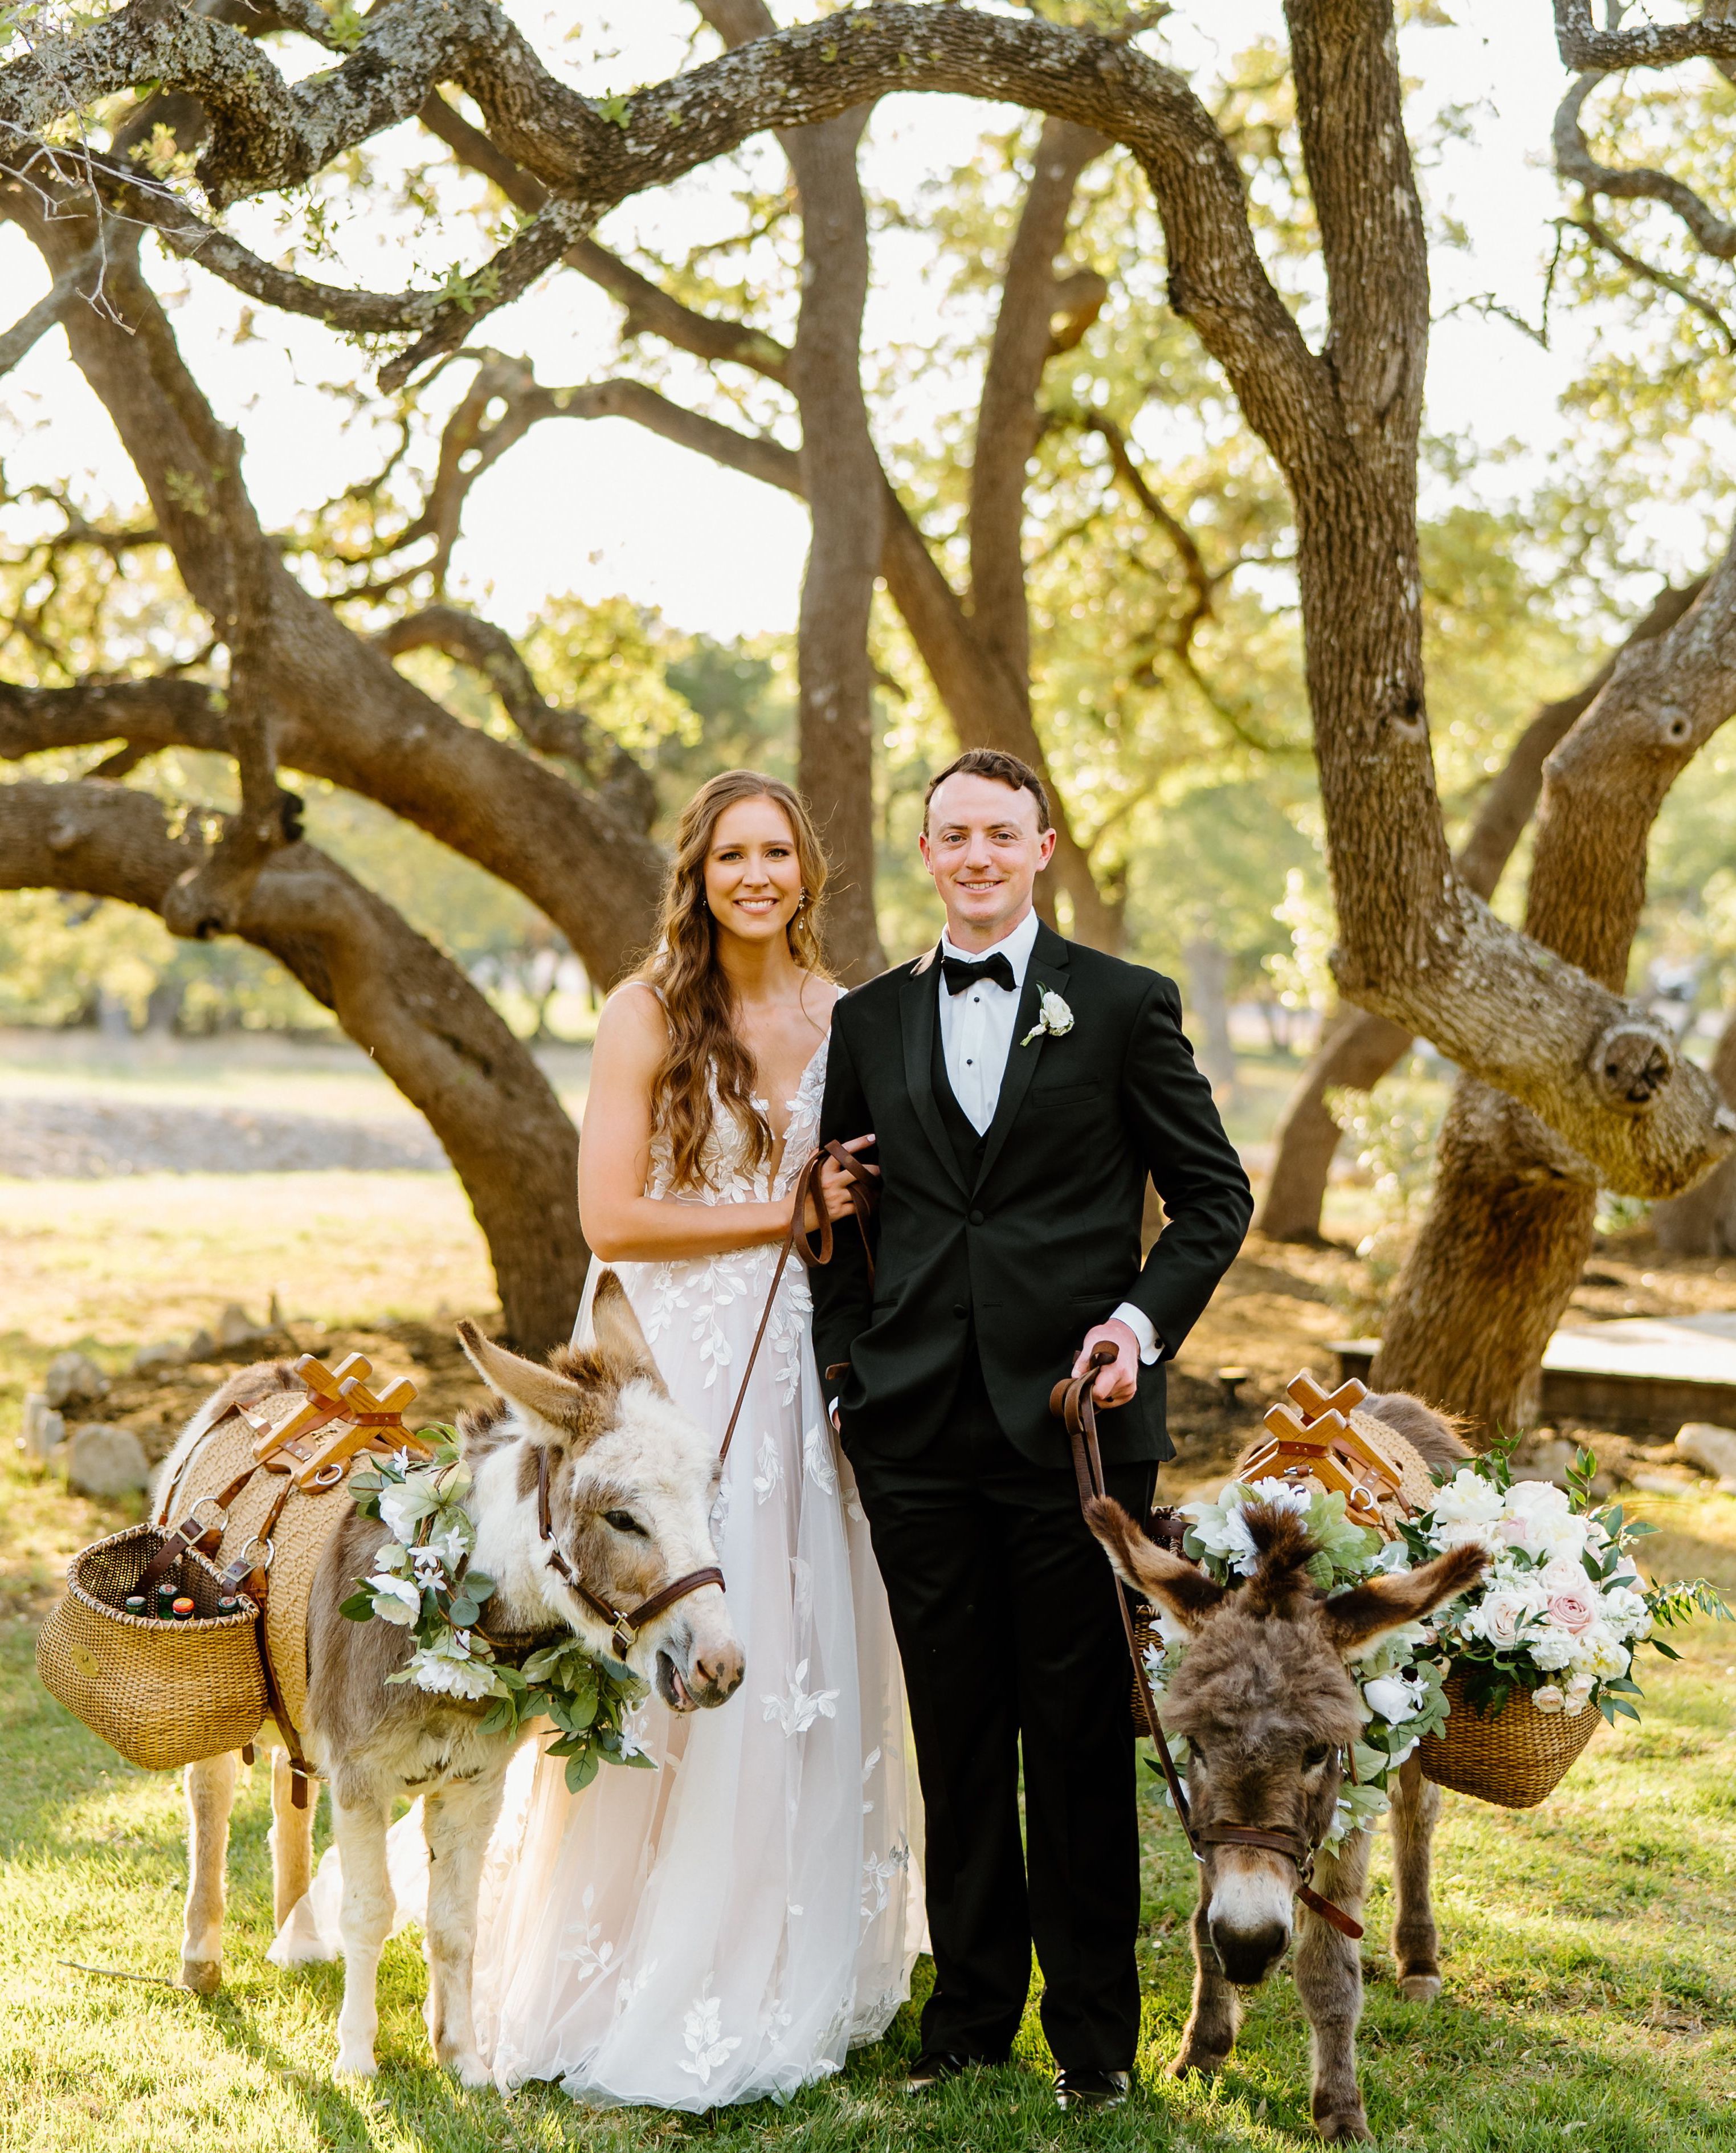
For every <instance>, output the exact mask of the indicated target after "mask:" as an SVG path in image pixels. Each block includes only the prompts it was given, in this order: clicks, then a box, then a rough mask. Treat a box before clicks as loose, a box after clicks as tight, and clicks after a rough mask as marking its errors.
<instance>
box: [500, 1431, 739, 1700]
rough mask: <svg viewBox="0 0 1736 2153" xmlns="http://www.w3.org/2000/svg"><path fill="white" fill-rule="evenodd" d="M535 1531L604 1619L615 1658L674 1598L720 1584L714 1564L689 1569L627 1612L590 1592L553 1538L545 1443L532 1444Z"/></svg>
mask: <svg viewBox="0 0 1736 2153" xmlns="http://www.w3.org/2000/svg"><path fill="white" fill-rule="evenodd" d="M536 1530H537V1533H538V1535H539V1536H540V1537H541V1539H542V1540H543V1541H544V1542H545V1544H546V1546H547V1548H548V1550H549V1557H548V1560H549V1567H550V1569H551V1570H553V1571H554V1572H555V1575H556V1576H557V1577H558V1578H559V1579H560V1580H561V1583H562V1584H563V1585H566V1587H567V1589H568V1590H569V1591H572V1592H576V1594H577V1595H578V1596H579V1598H580V1599H581V1600H582V1601H584V1603H585V1605H586V1606H587V1607H588V1608H589V1609H590V1610H591V1613H592V1614H593V1615H595V1616H596V1617H597V1619H598V1620H599V1621H603V1622H607V1625H608V1626H609V1628H610V1630H611V1631H612V1632H613V1635H614V1641H615V1657H616V1658H617V1659H618V1660H624V1659H625V1658H626V1657H627V1653H628V1652H629V1651H631V1649H632V1646H633V1643H634V1641H635V1640H636V1639H637V1636H638V1634H639V1632H640V1631H641V1630H642V1629H643V1628H644V1627H645V1625H646V1624H647V1622H650V1621H654V1620H655V1619H656V1617H657V1616H659V1615H661V1614H662V1612H663V1611H664V1610H665V1609H666V1608H669V1607H673V1606H674V1605H675V1603H676V1601H678V1600H685V1599H686V1597H687V1596H688V1593H690V1592H698V1591H699V1590H700V1588H701V1587H702V1586H703V1585H718V1586H721V1585H722V1584H723V1571H722V1570H719V1569H718V1567H717V1566H716V1565H715V1564H712V1565H708V1566H707V1567H706V1568H705V1569H703V1570H688V1573H687V1575H685V1576H683V1577H676V1578H672V1579H671V1580H670V1581H669V1582H668V1584H667V1585H661V1586H659V1588H658V1589H657V1591H655V1592H653V1593H652V1596H651V1597H650V1598H649V1599H648V1600H642V1601H640V1603H639V1605H638V1606H637V1607H635V1608H634V1609H632V1611H631V1612H630V1613H627V1614H623V1613H622V1611H621V1609H620V1608H618V1607H615V1606H611V1605H610V1603H609V1602H608V1601H607V1600H605V1599H604V1598H603V1596H602V1594H601V1593H600V1592H593V1591H591V1587H590V1586H589V1585H586V1582H585V1580H584V1579H583V1578H582V1577H581V1576H580V1575H578V1574H577V1572H576V1570H574V1569H573V1567H572V1565H571V1563H570V1562H568V1560H566V1556H565V1555H563V1554H562V1553H561V1544H560V1542H559V1541H558V1540H556V1538H555V1528H554V1521H553V1519H552V1518H551V1515H550V1513H549V1453H548V1449H547V1447H546V1445H545V1444H543V1443H538V1444H537V1446H536Z"/></svg>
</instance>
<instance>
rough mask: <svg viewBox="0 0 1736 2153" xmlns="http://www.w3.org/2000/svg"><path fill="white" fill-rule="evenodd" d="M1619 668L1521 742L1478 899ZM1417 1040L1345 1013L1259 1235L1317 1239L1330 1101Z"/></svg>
mask: <svg viewBox="0 0 1736 2153" xmlns="http://www.w3.org/2000/svg"><path fill="white" fill-rule="evenodd" d="M1705 584H1706V579H1705V578H1704V577H1703V576H1701V577H1698V578H1696V579H1695V580H1694V581H1693V583H1688V584H1685V585H1684V586H1683V588H1681V589H1679V590H1678V589H1673V588H1671V587H1670V586H1669V585H1667V584H1666V585H1665V587H1664V588H1663V589H1662V591H1660V592H1659V593H1658V595H1657V598H1655V599H1654V600H1653V601H1652V604H1651V606H1650V608H1648V610H1647V613H1646V614H1645V616H1644V618H1642V619H1641V620H1640V621H1639V622H1638V623H1637V625H1636V626H1635V628H1634V629H1633V630H1632V634H1630V635H1629V636H1628V638H1627V642H1626V643H1624V644H1623V645H1622V649H1628V648H1629V647H1630V646H1631V645H1632V644H1638V643H1649V642H1650V641H1651V640H1652V639H1653V638H1654V637H1655V636H1659V635H1662V634H1663V632H1664V631H1665V629H1670V628H1673V627H1674V626H1675V624H1676V623H1677V622H1678V620H1680V619H1681V618H1682V616H1683V613H1686V612H1687V611H1688V608H1689V607H1690V606H1691V605H1692V604H1693V602H1694V600H1695V599H1696V598H1698V596H1699V594H1700V593H1701V592H1702V591H1703V589H1704V588H1705ZM1616 655H1617V656H1619V655H1620V653H1619V652H1618V653H1617V654H1616ZM1615 669H1616V657H1613V656H1612V657H1611V658H1610V659H1607V660H1606V662H1605V663H1604V664H1602V665H1601V666H1600V667H1599V668H1598V669H1597V671H1596V673H1595V674H1592V676H1591V679H1589V680H1588V681H1586V685H1584V686H1583V687H1582V688H1580V689H1578V690H1576V691H1575V692H1574V693H1573V694H1572V695H1565V696H1563V697H1562V698H1561V700H1560V701H1558V702H1554V703H1545V704H1544V705H1541V708H1540V709H1539V710H1537V711H1536V712H1535V715H1533V716H1532V718H1531V720H1530V723H1529V724H1528V725H1526V727H1525V730H1524V731H1523V732H1522V733H1521V734H1520V736H1519V738H1518V740H1517V741H1516V742H1515V744H1514V746H1513V750H1512V752H1511V753H1510V755H1509V756H1508V757H1507V760H1506V762H1505V765H1504V766H1502V768H1501V770H1500V773H1499V775H1498V776H1496V778H1495V782H1494V783H1493V784H1492V785H1491V786H1490V788H1489V791H1487V793H1486V794H1485V796H1484V800H1483V804H1482V807H1480V809H1479V811H1478V813H1477V818H1476V820H1475V822H1474V823H1473V824H1472V826H1471V829H1470V835H1469V836H1468V837H1466V838H1465V841H1464V844H1463V845H1462V846H1461V847H1459V857H1458V860H1457V863H1456V864H1457V867H1458V869H1459V879H1460V880H1461V881H1462V882H1463V883H1464V885H1465V887H1466V888H1467V889H1470V890H1474V891H1475V893H1476V894H1477V895H1478V896H1479V897H1482V898H1490V897H1493V896H1494V895H1495V888H1496V886H1497V885H1498V884H1499V883H1500V878H1501V876H1502V873H1504V871H1505V868H1506V865H1507V862H1508V861H1509V860H1510V858H1512V855H1513V847H1515V845H1516V844H1517V843H1518V842H1519V840H1520V835H1521V833H1522V832H1523V831H1524V829H1525V824H1526V823H1527V822H1530V819H1531V814H1532V812H1533V810H1534V809H1535V807H1536V805H1537V795H1538V793H1539V792H1540V791H1541V789H1542V785H1543V766H1544V763H1545V761H1546V759H1547V757H1548V756H1549V755H1550V753H1551V751H1552V750H1553V749H1554V748H1555V746H1556V743H1557V742H1558V741H1561V740H1563V739H1565V738H1566V735H1567V733H1568V731H1569V730H1570V729H1571V727H1572V726H1573V725H1576V724H1577V723H1578V722H1579V720H1580V719H1581V718H1582V717H1583V716H1584V715H1585V714H1586V711H1587V710H1590V709H1591V705H1592V704H1593V703H1594V702H1595V701H1596V700H1597V698H1598V696H1599V695H1601V694H1602V692H1603V690H1604V689H1605V688H1606V687H1607V685H1608V684H1609V680H1610V677H1611V675H1612V674H1613V673H1614V671H1615ZM1412 1036H1413V1035H1412V1034H1411V1033H1409V1032H1408V1031H1405V1030H1404V1026H1402V1025H1396V1024H1392V1023H1389V1022H1388V1020H1387V1019H1386V1018H1385V1017H1381V1016H1374V1015H1371V1014H1370V1013H1369V1012H1368V1010H1358V1009H1354V1008H1352V1009H1348V1010H1344V1011H1342V1012H1341V1013H1340V1015H1339V1017H1338V1021H1335V1022H1334V1024H1333V1025H1332V1028H1331V1029H1330V1031H1328V1032H1327V1035H1326V1036H1325V1037H1324V1038H1323V1039H1322V1041H1321V1042H1320V1045H1319V1046H1317V1048H1316V1049H1315V1051H1314V1055H1313V1057H1312V1060H1311V1061H1309V1064H1308V1066H1307V1068H1306V1069H1305V1070H1304V1071H1302V1075H1301V1077H1299V1078H1298V1079H1297V1086H1296V1089H1295V1090H1294V1092H1292V1093H1291V1095H1290V1099H1289V1102H1288V1104H1287V1106H1286V1107H1285V1109H1284V1117H1283V1119H1282V1121H1281V1122H1279V1124H1278V1129H1277V1158H1276V1159H1275V1160H1274V1162H1273V1164H1272V1179H1271V1181H1270V1182H1269V1183H1267V1186H1266V1196H1265V1199H1264V1201H1263V1202H1262V1203H1261V1207H1260V1214H1259V1216H1258V1217H1257V1218H1256V1220H1255V1221H1254V1224H1255V1225H1256V1228H1257V1229H1258V1230H1259V1231H1260V1232H1261V1233H1262V1234H1266V1235H1267V1236H1269V1238H1270V1239H1272V1240H1275V1241H1309V1242H1314V1241H1318V1239H1320V1211H1321V1206H1322V1204H1324V1203H1325V1201H1326V1186H1327V1178H1328V1176H1329V1175H1330V1173H1331V1172H1332V1159H1333V1157H1334V1156H1335V1154H1336V1153H1337V1151H1338V1138H1339V1137H1340V1136H1341V1135H1342V1133H1343V1132H1342V1131H1341V1130H1340V1128H1339V1127H1338V1123H1337V1122H1335V1121H1334V1120H1333V1119H1332V1116H1331V1114H1330V1113H1328V1112H1327V1107H1326V1101H1325V1094H1326V1093H1327V1092H1328V1091H1330V1090H1333V1089H1343V1090H1348V1091H1357V1092H1368V1091H1372V1090H1373V1088H1374V1087H1375V1086H1376V1085H1377V1084H1378V1082H1380V1080H1381V1078H1382V1077H1384V1076H1385V1075H1386V1073H1387V1071H1388V1070H1389V1069H1391V1068H1393V1066H1394V1065H1395V1064H1396V1063H1397V1062H1398V1060H1399V1059H1400V1057H1401V1056H1404V1054H1405V1053H1407V1052H1408V1051H1409V1048H1410V1045H1411V1041H1412Z"/></svg>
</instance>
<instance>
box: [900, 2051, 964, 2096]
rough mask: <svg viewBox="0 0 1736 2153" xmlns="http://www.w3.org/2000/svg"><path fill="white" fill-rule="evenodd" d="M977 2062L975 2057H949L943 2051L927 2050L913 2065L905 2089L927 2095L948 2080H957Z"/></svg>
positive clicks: (908, 2091) (907, 2091)
mask: <svg viewBox="0 0 1736 2153" xmlns="http://www.w3.org/2000/svg"><path fill="white" fill-rule="evenodd" d="M976 2060H977V2059H976V2058H975V2057H974V2056H953V2055H948V2054H947V2052H946V2051H945V2050H944V2049H924V2050H923V2051H922V2053H921V2055H920V2056H918V2057H917V2059H916V2061H915V2063H913V2064H911V2068H910V2076H909V2077H908V2078H907V2079H906V2080H905V2082H904V2089H905V2091H906V2093H927V2092H929V2091H931V2089H933V2088H934V2087H936V2086H937V2085H941V2084H944V2083H945V2081H946V2080H947V2079H956V2078H957V2076H958V2074H959V2073H960V2072H961V2071H967V2070H968V2069H970V2067H971V2065H972V2064H973V2063H975V2062H976Z"/></svg>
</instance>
